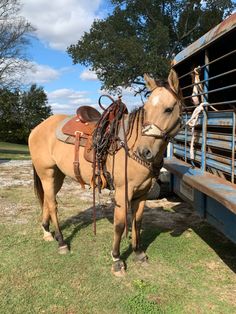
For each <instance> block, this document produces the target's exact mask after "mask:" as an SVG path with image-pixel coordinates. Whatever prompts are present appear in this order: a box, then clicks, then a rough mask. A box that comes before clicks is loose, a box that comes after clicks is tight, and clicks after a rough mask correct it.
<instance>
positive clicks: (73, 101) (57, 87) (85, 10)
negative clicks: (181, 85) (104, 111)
mask: <svg viewBox="0 0 236 314" xmlns="http://www.w3.org/2000/svg"><path fill="white" fill-rule="evenodd" d="M21 3H22V11H21V15H22V16H24V17H25V18H26V19H27V20H28V21H29V22H30V23H31V24H32V25H33V26H34V27H35V28H36V32H35V34H34V37H32V39H31V45H30V47H29V49H28V55H29V59H30V61H31V62H32V69H31V70H30V71H28V72H27V73H25V79H26V81H27V82H28V83H29V84H31V83H36V84H38V85H40V86H42V87H43V88H44V90H45V91H46V93H47V95H48V101H49V104H50V105H51V106H52V109H53V112H54V113H67V114H73V113H74V112H75V110H76V108H77V107H78V106H80V105H92V106H97V101H98V98H99V96H100V94H101V93H102V92H101V90H100V88H101V83H100V82H99V81H98V79H97V77H96V75H95V74H94V73H93V72H91V71H90V70H89V69H87V68H85V67H83V66H81V65H73V64H72V59H71V58H70V57H69V55H68V54H67V53H66V48H67V47H68V46H69V45H70V44H73V43H76V42H77V41H78V40H79V39H80V38H81V36H82V35H83V33H84V32H85V31H89V29H90V26H91V24H92V22H93V20H94V19H95V18H104V17H106V16H107V15H108V13H109V12H111V10H112V6H111V4H110V1H109V0H51V1H48V0H21ZM123 101H124V102H126V103H127V105H128V106H129V107H130V108H132V107H133V106H135V105H137V104H138V103H140V99H136V98H135V99H134V98H133V96H132V92H131V90H129V89H128V90H125V91H124V92H123Z"/></svg>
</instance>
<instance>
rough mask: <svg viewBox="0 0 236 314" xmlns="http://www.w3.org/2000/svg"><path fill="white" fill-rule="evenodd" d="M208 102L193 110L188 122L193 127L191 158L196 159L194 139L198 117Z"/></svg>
mask: <svg viewBox="0 0 236 314" xmlns="http://www.w3.org/2000/svg"><path fill="white" fill-rule="evenodd" d="M206 104H208V103H207V102H202V103H200V104H199V105H198V106H197V107H196V108H195V109H194V111H193V113H192V116H191V118H190V119H189V120H188V121H187V122H186V125H187V126H190V127H191V135H192V138H191V144H190V159H191V160H194V141H195V132H194V130H195V126H196V125H197V122H198V118H199V115H200V113H201V112H202V111H203V110H204V105H206Z"/></svg>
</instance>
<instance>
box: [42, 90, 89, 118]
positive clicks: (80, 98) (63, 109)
mask: <svg viewBox="0 0 236 314" xmlns="http://www.w3.org/2000/svg"><path fill="white" fill-rule="evenodd" d="M47 96H48V103H49V105H50V106H51V107H52V110H53V113H54V114H56V113H65V114H75V112H76V109H77V108H78V107H79V106H81V105H89V106H94V104H93V101H92V99H91V98H89V97H88V92H86V91H76V90H73V89H69V88H68V89H67V88H62V89H57V90H54V91H52V92H47Z"/></svg>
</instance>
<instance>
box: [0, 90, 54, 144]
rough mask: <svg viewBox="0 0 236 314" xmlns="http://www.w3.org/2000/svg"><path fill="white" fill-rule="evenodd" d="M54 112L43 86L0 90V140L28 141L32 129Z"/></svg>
mask: <svg viewBox="0 0 236 314" xmlns="http://www.w3.org/2000/svg"><path fill="white" fill-rule="evenodd" d="M51 114H52V110H51V107H50V106H49V105H48V100H47V95H46V93H45V92H44V90H43V88H42V87H37V86H36V85H35V84H33V85H32V86H31V87H30V89H29V90H28V91H24V92H20V91H19V90H15V91H10V90H8V89H2V90H0V119H1V124H0V140H3V141H7V142H14V143H27V139H28V136H29V133H30V131H31V130H32V129H33V128H34V127H35V126H36V125H38V124H39V123H40V122H42V121H43V120H44V119H46V118H48V117H49V116H50V115H51Z"/></svg>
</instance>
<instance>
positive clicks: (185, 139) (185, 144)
mask: <svg viewBox="0 0 236 314" xmlns="http://www.w3.org/2000/svg"><path fill="white" fill-rule="evenodd" d="M185 119H186V120H185V121H187V119H188V115H187V114H185ZM184 133H185V135H184V161H185V162H187V143H188V127H187V125H185V128H184Z"/></svg>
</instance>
